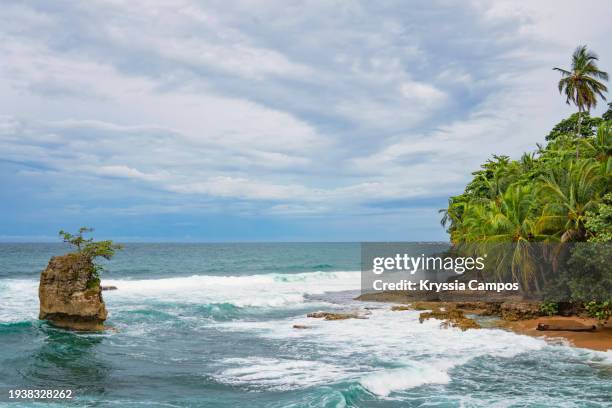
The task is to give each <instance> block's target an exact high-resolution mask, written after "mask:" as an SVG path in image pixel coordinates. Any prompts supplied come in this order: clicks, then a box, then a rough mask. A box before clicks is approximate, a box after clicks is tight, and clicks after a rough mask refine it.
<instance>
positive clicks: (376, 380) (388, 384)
mask: <svg viewBox="0 0 612 408" xmlns="http://www.w3.org/2000/svg"><path fill="white" fill-rule="evenodd" d="M457 363H458V362H457ZM454 365H455V363H450V362H444V361H442V362H428V363H427V364H424V363H419V362H412V363H410V365H409V366H408V367H403V368H395V369H389V370H383V371H376V372H373V373H371V374H368V375H366V376H364V377H362V378H361V380H360V382H361V385H362V386H363V387H364V388H365V389H367V390H368V391H370V392H372V393H374V394H377V395H380V396H384V397H386V396H388V395H389V394H390V393H392V392H393V391H401V390H406V389H410V388H415V387H418V386H421V385H424V384H448V383H449V382H450V375H449V374H448V370H449V369H450V368H452V367H453V366H454Z"/></svg>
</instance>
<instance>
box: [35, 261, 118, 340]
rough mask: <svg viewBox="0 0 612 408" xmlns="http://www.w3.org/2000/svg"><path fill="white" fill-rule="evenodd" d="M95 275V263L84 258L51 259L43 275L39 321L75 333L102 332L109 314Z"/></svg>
mask: <svg viewBox="0 0 612 408" xmlns="http://www.w3.org/2000/svg"><path fill="white" fill-rule="evenodd" d="M93 271H94V265H93V263H92V261H91V259H90V258H89V257H87V256H85V255H83V254H79V253H70V254H66V255H62V256H55V257H53V258H51V260H50V261H49V264H48V265H47V268H46V269H45V270H44V271H43V272H42V274H41V275H40V286H39V288H38V297H39V299H40V313H39V319H41V320H48V321H50V322H51V323H53V324H54V325H56V326H58V327H63V328H68V329H73V330H87V331H94V330H102V329H103V328H104V326H103V323H104V321H105V320H106V316H107V313H106V307H105V305H104V300H103V299H102V290H101V288H100V285H99V282H97V281H95V280H94V279H93V276H92V274H93Z"/></svg>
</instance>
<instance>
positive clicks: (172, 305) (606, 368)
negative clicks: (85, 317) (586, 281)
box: [0, 243, 612, 407]
mask: <svg viewBox="0 0 612 408" xmlns="http://www.w3.org/2000/svg"><path fill="white" fill-rule="evenodd" d="M66 249H67V248H65V247H63V246H62V245H52V244H0V405H7V406H49V405H52V406H88V407H107V406H112V407H148V406H154V407H155V406H159V407H510V406H512V407H532V406H533V407H609V406H612V397H611V396H612V352H607V353H603V352H595V351H589V350H584V349H577V348H572V347H568V346H566V345H563V344H562V343H559V344H550V343H546V342H544V341H543V340H541V339H536V338H531V337H526V336H520V335H516V334H514V333H510V332H505V331H501V330H497V329H482V330H472V331H466V332H461V331H459V330H455V329H442V328H440V327H439V322H436V321H426V322H424V323H423V324H420V323H419V322H418V312H412V311H406V312H392V311H390V310H389V306H388V305H383V304H370V303H363V302H355V301H353V300H352V298H353V297H354V296H355V295H356V294H357V293H358V290H359V285H360V276H359V269H360V248H359V244H328V243H320V244H128V245H127V246H126V248H125V250H124V251H122V252H121V253H120V254H119V255H118V256H117V257H116V259H114V260H113V261H112V262H110V263H109V264H108V268H109V272H108V273H106V274H105V275H104V277H103V284H108V285H115V286H117V287H118V288H119V289H118V290H117V291H111V292H104V297H105V301H106V303H107V308H108V309H109V319H108V321H107V323H108V324H109V325H111V326H113V327H114V328H115V330H112V331H107V332H105V333H101V334H84V333H75V332H68V331H63V330H58V329H55V328H53V327H51V326H49V325H48V324H46V323H44V322H40V321H38V320H37V313H38V298H37V286H38V276H39V273H40V271H41V270H42V269H43V268H44V266H45V265H46V263H47V261H48V259H49V257H51V256H52V255H56V254H61V253H63V252H65V251H66ZM365 308H367V309H365ZM346 309H360V310H362V312H363V313H368V317H369V318H368V319H363V320H345V321H321V320H319V319H309V318H306V317H305V315H306V313H308V312H311V311H316V310H346ZM294 324H300V325H307V326H309V328H308V329H303V330H300V329H294V328H293V325H294ZM16 388H17V389H72V390H74V392H75V395H76V398H75V399H74V400H72V401H69V402H54V403H48V402H38V403H37V402H33V401H21V402H9V400H8V390H9V389H16Z"/></svg>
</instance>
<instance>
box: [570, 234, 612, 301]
mask: <svg viewBox="0 0 612 408" xmlns="http://www.w3.org/2000/svg"><path fill="white" fill-rule="evenodd" d="M610 259H612V244H610V243H591V242H588V243H577V244H575V246H574V248H573V249H572V253H571V257H570V258H569V260H568V261H567V264H566V265H565V277H564V279H563V281H565V282H567V286H568V288H569V291H570V294H571V298H572V300H573V301H575V302H587V301H591V300H595V301H598V302H605V301H607V300H612V268H610Z"/></svg>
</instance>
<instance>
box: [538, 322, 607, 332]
mask: <svg viewBox="0 0 612 408" xmlns="http://www.w3.org/2000/svg"><path fill="white" fill-rule="evenodd" d="M536 330H539V331H572V332H592V331H595V330H597V327H596V326H595V325H592V326H585V325H583V324H579V323H571V322H569V323H566V324H558V323H557V324H555V323H552V324H550V323H549V324H546V323H540V324H538V327H537V328H536Z"/></svg>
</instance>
